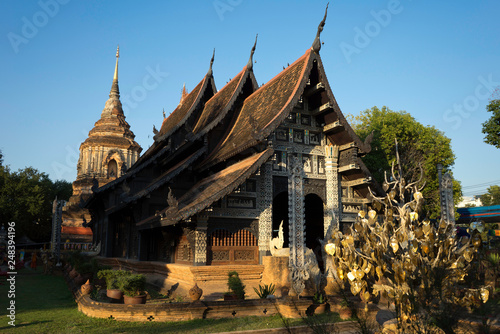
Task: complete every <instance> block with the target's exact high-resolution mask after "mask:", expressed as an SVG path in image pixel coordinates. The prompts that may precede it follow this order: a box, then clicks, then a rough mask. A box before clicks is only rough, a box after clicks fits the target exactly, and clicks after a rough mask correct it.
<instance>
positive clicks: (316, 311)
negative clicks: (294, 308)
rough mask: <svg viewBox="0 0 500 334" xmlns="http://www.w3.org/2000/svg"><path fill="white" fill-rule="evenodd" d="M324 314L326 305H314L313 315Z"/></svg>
mask: <svg viewBox="0 0 500 334" xmlns="http://www.w3.org/2000/svg"><path fill="white" fill-rule="evenodd" d="M325 312H326V303H323V304H316V305H315V309H314V314H323V313H325Z"/></svg>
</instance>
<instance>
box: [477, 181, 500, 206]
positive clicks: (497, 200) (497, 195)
mask: <svg viewBox="0 0 500 334" xmlns="http://www.w3.org/2000/svg"><path fill="white" fill-rule="evenodd" d="M486 191H487V193H486V194H484V195H481V203H483V205H484V206H490V205H500V186H498V185H493V186H489V187H488V189H487V190H486Z"/></svg>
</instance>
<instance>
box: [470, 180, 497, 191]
mask: <svg viewBox="0 0 500 334" xmlns="http://www.w3.org/2000/svg"><path fill="white" fill-rule="evenodd" d="M498 183H500V180H494V181H489V182H485V183H478V184H473V185H470V186H463V187H462V189H468V188H480V187H486V186H492V185H497V184H498Z"/></svg>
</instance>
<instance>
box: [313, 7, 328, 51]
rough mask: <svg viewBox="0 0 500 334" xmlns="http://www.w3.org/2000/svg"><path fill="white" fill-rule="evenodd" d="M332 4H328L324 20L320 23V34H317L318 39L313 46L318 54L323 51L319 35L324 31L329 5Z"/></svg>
mask: <svg viewBox="0 0 500 334" xmlns="http://www.w3.org/2000/svg"><path fill="white" fill-rule="evenodd" d="M329 4H330V3H327V4H326V8H325V16H324V17H323V20H322V21H321V22H320V23H319V25H318V32H317V33H316V38H315V39H314V42H313V44H312V47H311V49H312V50H313V51H314V52H316V53H319V50H320V49H321V41H320V39H319V35H320V34H321V32H322V31H323V27H324V26H325V21H326V13H327V11H328V5H329Z"/></svg>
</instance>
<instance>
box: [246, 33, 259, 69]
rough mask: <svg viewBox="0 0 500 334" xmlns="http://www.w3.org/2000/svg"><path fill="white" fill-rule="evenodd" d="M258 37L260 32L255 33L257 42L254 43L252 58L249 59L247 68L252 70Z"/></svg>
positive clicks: (251, 52)
mask: <svg viewBox="0 0 500 334" xmlns="http://www.w3.org/2000/svg"><path fill="white" fill-rule="evenodd" d="M257 37H259V34H257V35H255V43H254V44H253V47H252V50H251V51H250V59H248V63H247V69H248V70H251V69H252V67H253V53H254V52H255V47H256V46H257Z"/></svg>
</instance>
